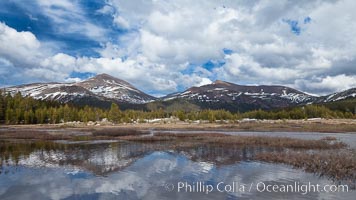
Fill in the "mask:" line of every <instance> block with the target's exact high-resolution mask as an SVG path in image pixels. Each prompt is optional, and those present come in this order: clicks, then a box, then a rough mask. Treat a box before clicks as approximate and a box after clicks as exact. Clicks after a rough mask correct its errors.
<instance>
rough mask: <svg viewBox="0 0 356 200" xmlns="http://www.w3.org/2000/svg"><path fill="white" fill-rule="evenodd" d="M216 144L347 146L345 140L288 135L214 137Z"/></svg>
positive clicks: (310, 147) (301, 146) (310, 146)
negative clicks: (334, 140)
mask: <svg viewBox="0 0 356 200" xmlns="http://www.w3.org/2000/svg"><path fill="white" fill-rule="evenodd" d="M209 142H210V143H212V144H215V145H243V146H264V147H277V148H293V149H340V148H344V147H346V144H345V143H343V142H329V141H327V140H303V139H296V138H287V137H268V136H229V137H219V138H213V139H210V141H209Z"/></svg>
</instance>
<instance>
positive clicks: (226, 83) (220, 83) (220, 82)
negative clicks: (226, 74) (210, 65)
mask: <svg viewBox="0 0 356 200" xmlns="http://www.w3.org/2000/svg"><path fill="white" fill-rule="evenodd" d="M213 84H216V85H231V84H230V83H228V82H225V81H222V80H216V81H214V82H213Z"/></svg>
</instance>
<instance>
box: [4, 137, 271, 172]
mask: <svg viewBox="0 0 356 200" xmlns="http://www.w3.org/2000/svg"><path fill="white" fill-rule="evenodd" d="M267 150H268V151H270V150H274V149H265V148H262V147H257V148H253V147H244V148H239V147H231V148H223V147H219V146H209V145H196V146H192V147H179V146H178V147H177V146H175V145H174V144H173V143H170V142H155V143H137V142H116V143H80V144H78V143H76V144H63V143H53V142H40V141H37V142H31V143H28V142H22V143H13V142H10V143H9V142H6V143H5V142H0V153H1V156H0V162H1V165H2V166H3V165H20V166H27V167H46V168H56V167H61V166H65V167H66V168H69V169H73V170H85V171H90V172H92V173H94V174H98V175H104V174H107V173H110V172H114V171H120V170H122V169H124V168H126V167H127V166H129V165H131V164H132V163H133V162H135V161H136V160H137V159H139V158H142V157H143V156H145V155H147V154H148V153H151V152H153V151H175V152H178V153H180V154H183V155H185V156H187V157H188V158H190V159H191V160H193V161H197V162H202V163H211V164H215V165H227V164H233V163H236V162H239V161H242V160H250V159H251V158H252V156H253V155H255V154H256V153H259V152H264V151H267Z"/></svg>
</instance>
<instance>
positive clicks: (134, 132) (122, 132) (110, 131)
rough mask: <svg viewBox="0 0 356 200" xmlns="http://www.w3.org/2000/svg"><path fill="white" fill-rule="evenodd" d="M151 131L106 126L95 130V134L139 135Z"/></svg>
mask: <svg viewBox="0 0 356 200" xmlns="http://www.w3.org/2000/svg"><path fill="white" fill-rule="evenodd" d="M147 134H149V131H144V130H138V129H133V128H104V129H96V130H93V136H106V137H119V136H138V135H147Z"/></svg>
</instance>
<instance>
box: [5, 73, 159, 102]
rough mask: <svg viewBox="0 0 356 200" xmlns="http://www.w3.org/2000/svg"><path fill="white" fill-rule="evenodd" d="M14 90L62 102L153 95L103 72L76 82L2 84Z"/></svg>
mask: <svg viewBox="0 0 356 200" xmlns="http://www.w3.org/2000/svg"><path fill="white" fill-rule="evenodd" d="M5 90H6V91H7V92H10V93H11V94H15V93H17V92H21V94H22V95H23V96H31V97H33V98H35V99H41V100H55V101H59V102H63V103H67V102H74V103H75V102H77V103H78V102H81V103H84V104H90V105H93V104H94V105H95V104H96V103H100V102H110V101H114V102H118V103H129V104H142V103H146V102H149V101H152V100H154V99H155V98H154V97H152V96H150V95H148V94H145V93H144V92H142V91H140V90H138V89H137V88H135V87H134V86H132V85H131V84H129V83H127V82H126V81H123V80H121V79H118V78H115V77H112V76H110V75H107V74H99V75H97V76H95V77H93V78H90V79H88V80H85V81H82V82H78V83H34V84H26V85H19V86H14V87H8V88H5Z"/></svg>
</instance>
